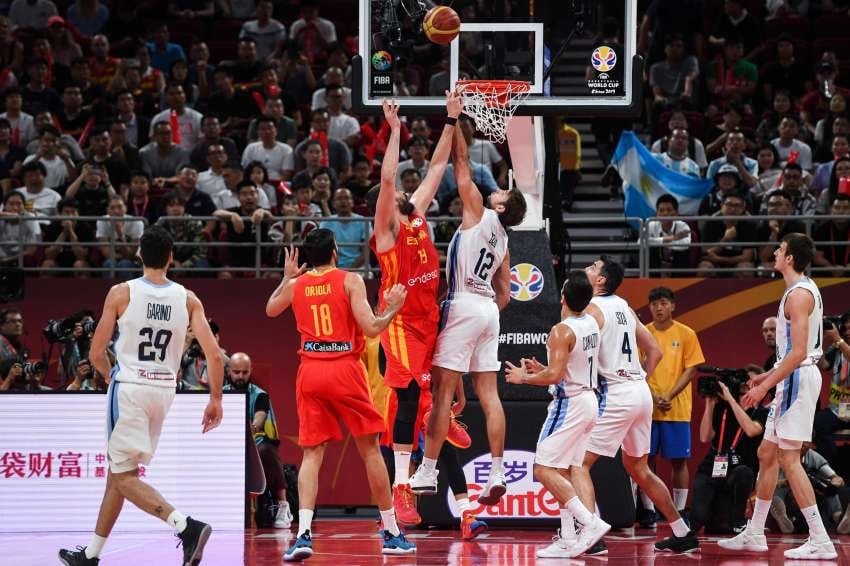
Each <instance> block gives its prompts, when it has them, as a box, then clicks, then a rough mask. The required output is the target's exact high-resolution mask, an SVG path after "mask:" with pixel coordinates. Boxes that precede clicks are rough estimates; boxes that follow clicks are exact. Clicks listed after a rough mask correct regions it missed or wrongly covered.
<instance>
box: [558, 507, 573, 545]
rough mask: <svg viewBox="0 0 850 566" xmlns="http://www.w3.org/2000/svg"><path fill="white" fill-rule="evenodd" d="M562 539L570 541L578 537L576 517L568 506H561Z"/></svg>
mask: <svg viewBox="0 0 850 566" xmlns="http://www.w3.org/2000/svg"><path fill="white" fill-rule="evenodd" d="M561 539H563V540H565V541H568V542H569V541H573V540H575V539H576V522H575V517H573V514H572V513H570V510H569V509H567V508H566V507H561Z"/></svg>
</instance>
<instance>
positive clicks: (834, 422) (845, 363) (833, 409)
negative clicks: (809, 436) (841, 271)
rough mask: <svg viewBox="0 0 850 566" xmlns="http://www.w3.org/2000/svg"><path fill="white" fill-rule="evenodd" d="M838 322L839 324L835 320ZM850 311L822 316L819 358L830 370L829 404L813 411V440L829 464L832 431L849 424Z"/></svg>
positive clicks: (832, 456)
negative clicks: (849, 343) (832, 315)
mask: <svg viewBox="0 0 850 566" xmlns="http://www.w3.org/2000/svg"><path fill="white" fill-rule="evenodd" d="M836 322H837V323H838V328H836V324H835V323H836ZM848 340H850V311H848V312H846V313H844V314H843V315H841V318H840V319H839V320H837V321H834V320H830V319H826V320H824V332H823V341H824V346H827V345H829V348H828V349H825V351H824V355H823V357H822V358H821V359H820V361H819V362H818V367H819V368H820V369H822V370H827V371H828V370H832V381H831V383H830V385H829V407H828V408H826V409H821V410H820V411H818V413H817V414H816V415H815V427H814V440H815V446H817V451H818V452H820V454H821V455H822V456H823V457H824V458H826V460H827V461H828V462H830V463H831V464H835V463H836V462H835V457H836V450H835V441H834V440H833V439H832V434H833V433H834V432H835V431H836V430H842V429H845V428H850V371H848V370H850V345H848V344H847V341H848Z"/></svg>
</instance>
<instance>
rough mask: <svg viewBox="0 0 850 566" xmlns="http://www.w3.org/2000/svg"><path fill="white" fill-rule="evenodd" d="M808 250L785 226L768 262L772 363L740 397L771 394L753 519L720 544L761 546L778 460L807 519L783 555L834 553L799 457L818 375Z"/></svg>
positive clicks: (747, 548) (751, 400) (816, 302)
mask: <svg viewBox="0 0 850 566" xmlns="http://www.w3.org/2000/svg"><path fill="white" fill-rule="evenodd" d="M814 254H815V247H814V243H813V242H812V240H811V238H809V237H808V236H806V235H805V234H799V233H791V234H787V235H786V236H784V237H783V238H782V240H781V241H780V245H779V248H777V249H776V251H775V252H774V258H775V262H774V267H773V268H774V270H776V271H777V272H778V273H780V274H781V275H782V278H783V279H784V280H785V287H786V289H785V293H784V294H783V295H782V299H781V300H780V301H779V312H778V313H777V315H776V318H777V324H776V365H775V366H774V367H773V368H772V369H769V370H768V371H766V372H764V373H762V374H760V375H758V376H756V377H754V378H753V379H751V380H750V387H751V389H750V390H749V391H748V392H747V393H746V395H744V397H743V399H742V403H741V405H742V406H743V407H744V408H745V409H747V408H750V407H754V406H757V405H758V404H759V403H760V402H761V400H762V399H764V397H765V395H767V393H768V391H770V390H771V389H772V388H773V387H776V396H775V397H774V398H773V402H772V403H771V405H770V413H769V414H768V417H767V423H766V424H765V429H764V438H763V439H762V442H761V445H760V446H759V449H758V458H759V475H758V480H757V481H756V501H755V506H754V508H753V516H752V519H751V520H750V521H749V522H748V523H747V527H746V528H745V529H744V530H743V531H742V532H741V533H740V534H738V535H737V536H735V537H732V538H729V539H725V540H721V541H719V542H718V543H717V544H719V545H720V547H721V548H725V549H727V550H734V551H739V552H740V551H744V552H767V551H768V547H767V539H766V538H765V536H764V525H765V521H766V520H767V515H768V513H769V512H770V504H771V502H772V500H773V493H774V491H775V490H776V483H777V480H778V474H779V468H780V467H781V468H782V471H783V472H784V473H785V477H786V478H787V479H788V485H789V486H790V487H791V492H792V493H793V494H794V499H795V500H796V501H797V506H798V507H799V508H800V512H801V513H802V515H803V517H804V518H805V519H806V523H807V524H808V527H809V538H808V540H806V542H805V543H804V544H803V545H802V546H799V547H797V548H791V549H788V550H786V551H785V558H790V559H796V560H832V559H834V558H836V557H837V556H838V555H837V553H836V551H835V546H834V545H833V544H832V541H831V540H830V538H829V535H828V534H827V532H826V529H825V528H824V525H823V520H822V519H821V516H820V513H819V512H818V506H817V502H816V500H815V493H814V490H813V488H812V484H811V481H810V480H809V478H808V476H807V475H806V471H805V469H804V468H803V465H802V462H801V459H800V450H801V448H802V445H803V442H810V441H811V439H812V428H813V423H814V418H815V411H817V407H818V398H819V397H820V390H821V380H822V379H823V378H822V377H821V374H820V370H819V369H818V367H817V363H818V361H819V360H820V358H821V356H822V355H823V349H822V344H823V336H822V332H823V326H822V325H823V301H822V299H821V295H820V290H818V287H817V285H816V284H815V282H814V281H812V280H811V279H809V278H808V277H806V275H805V274H804V273H805V271H806V269H808V267H809V265H810V264H811V262H812V259H813V257H814Z"/></svg>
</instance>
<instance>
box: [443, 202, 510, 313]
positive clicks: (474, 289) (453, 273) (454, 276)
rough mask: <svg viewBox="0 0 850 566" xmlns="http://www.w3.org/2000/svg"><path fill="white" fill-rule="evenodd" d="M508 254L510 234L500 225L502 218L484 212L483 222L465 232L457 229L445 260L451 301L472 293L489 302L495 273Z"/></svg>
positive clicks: (492, 295)
mask: <svg viewBox="0 0 850 566" xmlns="http://www.w3.org/2000/svg"><path fill="white" fill-rule="evenodd" d="M507 253H508V233H507V232H505V229H504V228H503V227H502V223H501V222H499V215H498V214H496V212H494V211H493V210H490V209H489V208H485V209H484V214H483V215H482V216H481V221H480V222H479V223H478V224H476V225H475V226H473V227H472V228H468V229H466V230H461V229H458V230H457V231H456V232H455V234H454V236H453V237H452V241H451V243H450V244H449V252H448V255H447V258H446V281H447V282H448V298H449V299H452V298H454V297H455V296H456V295H457V294H459V293H460V294H463V293H470V294H473V295H479V296H482V297H488V298H490V299H492V298H494V297H495V296H496V293H495V291H493V274H494V273H495V272H496V270H497V269H498V268H499V266H500V265H502V260H504V259H505V255H506V254H507Z"/></svg>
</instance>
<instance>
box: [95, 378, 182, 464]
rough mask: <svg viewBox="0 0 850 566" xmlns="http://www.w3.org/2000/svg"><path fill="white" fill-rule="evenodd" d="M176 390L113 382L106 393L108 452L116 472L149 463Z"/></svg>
mask: <svg viewBox="0 0 850 566" xmlns="http://www.w3.org/2000/svg"><path fill="white" fill-rule="evenodd" d="M174 394H175V391H174V389H172V388H170V387H156V386H153V385H141V384H138V383H124V382H120V381H113V382H112V383H110V384H109V391H108V392H107V394H106V398H107V407H106V435H107V438H108V439H109V440H108V442H107V448H106V453H107V456H108V458H109V469H110V470H112V473H114V474H120V473H123V472H130V471H133V470H135V469H137V468H138V466H139V464H149V463H150V461H151V458H152V457H153V454H154V452H156V445H157V443H159V434H160V432H162V423H163V422H165V416H166V415H167V414H168V409H170V408H171V402H172V401H174Z"/></svg>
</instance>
